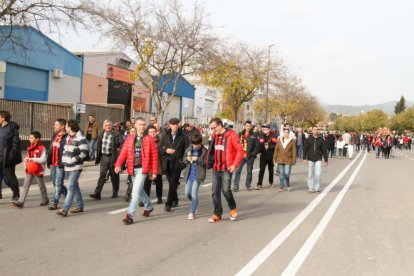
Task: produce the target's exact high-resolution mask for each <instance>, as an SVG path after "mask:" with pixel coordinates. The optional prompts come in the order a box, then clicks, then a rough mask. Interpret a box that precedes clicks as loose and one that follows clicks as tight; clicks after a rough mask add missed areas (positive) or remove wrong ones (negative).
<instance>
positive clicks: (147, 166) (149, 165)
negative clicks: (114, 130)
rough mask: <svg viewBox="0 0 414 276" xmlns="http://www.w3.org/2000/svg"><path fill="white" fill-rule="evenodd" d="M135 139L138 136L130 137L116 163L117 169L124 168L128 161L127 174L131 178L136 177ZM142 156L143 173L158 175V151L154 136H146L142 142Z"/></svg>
mask: <svg viewBox="0 0 414 276" xmlns="http://www.w3.org/2000/svg"><path fill="white" fill-rule="evenodd" d="M135 138H136V135H130V136H128V138H127V139H126V140H125V142H124V144H123V146H122V149H121V152H120V153H119V156H118V159H117V160H116V163H115V167H122V165H123V164H124V163H125V161H127V172H128V174H129V175H131V176H133V175H134V158H135ZM141 155H142V173H143V174H149V173H152V174H158V149H157V145H156V144H155V140H154V138H153V137H152V136H150V135H145V136H144V138H143V140H142V149H141Z"/></svg>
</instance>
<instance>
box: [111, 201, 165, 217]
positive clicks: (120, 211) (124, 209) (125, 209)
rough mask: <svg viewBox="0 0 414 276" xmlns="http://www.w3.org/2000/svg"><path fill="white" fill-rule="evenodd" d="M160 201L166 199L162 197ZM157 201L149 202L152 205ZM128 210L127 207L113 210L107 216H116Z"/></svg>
mask: <svg viewBox="0 0 414 276" xmlns="http://www.w3.org/2000/svg"><path fill="white" fill-rule="evenodd" d="M162 199H164V200H166V199H167V198H166V197H163V198H162ZM157 201H158V199H153V200H151V202H152V203H155V202H157ZM128 209H129V207H126V208H122V209H118V210H115V211H112V212H109V213H108V214H109V215H117V214H119V213H123V212H125V211H128Z"/></svg>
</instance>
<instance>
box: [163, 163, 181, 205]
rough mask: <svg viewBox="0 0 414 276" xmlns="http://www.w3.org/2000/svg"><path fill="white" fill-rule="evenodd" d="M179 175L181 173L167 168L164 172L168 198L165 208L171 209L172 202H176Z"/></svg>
mask: <svg viewBox="0 0 414 276" xmlns="http://www.w3.org/2000/svg"><path fill="white" fill-rule="evenodd" d="M180 174H181V171H177V170H173V169H171V168H168V169H167V170H166V171H165V176H166V177H167V180H168V196H167V202H166V203H165V206H168V207H171V205H172V204H173V202H178V195H177V188H178V185H179V184H180Z"/></svg>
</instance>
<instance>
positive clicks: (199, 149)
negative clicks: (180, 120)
mask: <svg viewBox="0 0 414 276" xmlns="http://www.w3.org/2000/svg"><path fill="white" fill-rule="evenodd" d="M201 142H202V136H201V135H200V134H199V133H194V134H193V135H191V145H190V146H189V147H188V148H187V149H186V151H185V153H184V163H185V164H186V165H187V167H186V168H185V171H184V179H185V180H186V181H187V184H186V185H185V194H186V196H187V198H188V199H189V200H191V208H190V213H189V214H188V217H187V218H188V219H190V220H193V219H195V218H196V216H195V215H196V212H197V208H198V188H199V187H200V185H202V184H203V182H204V180H205V179H206V160H205V159H206V154H207V149H206V148H205V147H204V146H203V145H202V144H201Z"/></svg>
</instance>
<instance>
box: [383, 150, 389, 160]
mask: <svg viewBox="0 0 414 276" xmlns="http://www.w3.org/2000/svg"><path fill="white" fill-rule="evenodd" d="M383 152H384V157H385V159H389V158H390V152H391V147H385V148H384V149H383Z"/></svg>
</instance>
